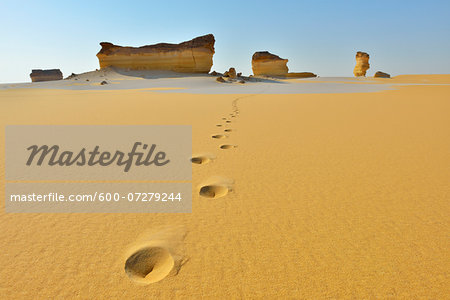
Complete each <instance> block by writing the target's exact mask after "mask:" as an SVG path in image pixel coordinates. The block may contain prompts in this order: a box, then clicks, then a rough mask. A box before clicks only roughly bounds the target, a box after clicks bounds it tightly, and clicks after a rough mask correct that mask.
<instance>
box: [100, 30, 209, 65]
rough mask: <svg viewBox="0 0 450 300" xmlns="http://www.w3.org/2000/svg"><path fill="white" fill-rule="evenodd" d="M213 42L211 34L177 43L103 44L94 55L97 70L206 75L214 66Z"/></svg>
mask: <svg viewBox="0 0 450 300" xmlns="http://www.w3.org/2000/svg"><path fill="white" fill-rule="evenodd" d="M214 43H215V39H214V36H213V35H212V34H208V35H204V36H200V37H197V38H194V39H192V40H190V41H187V42H183V43H180V44H167V43H159V44H155V45H148V46H142V47H138V48H134V47H122V46H117V45H114V44H112V43H107V42H102V43H100V45H101V46H102V49H101V50H100V52H98V53H97V58H98V60H99V63H100V69H104V68H107V67H116V68H122V69H130V70H167V71H173V72H182V73H206V74H207V73H209V71H210V69H211V67H212V64H213V55H214Z"/></svg>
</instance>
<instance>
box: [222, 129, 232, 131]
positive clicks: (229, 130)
mask: <svg viewBox="0 0 450 300" xmlns="http://www.w3.org/2000/svg"><path fill="white" fill-rule="evenodd" d="M224 131H225V132H232V131H233V129H225V130H224Z"/></svg>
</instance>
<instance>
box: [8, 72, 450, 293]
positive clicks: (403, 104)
mask: <svg viewBox="0 0 450 300" xmlns="http://www.w3.org/2000/svg"><path fill="white" fill-rule="evenodd" d="M101 72H103V71H98V72H92V73H89V74H85V75H80V77H79V79H78V80H64V81H54V82H42V83H33V84H8V85H0V120H1V123H2V124H1V125H2V127H4V126H5V125H7V124H8V125H9V124H52V125H56V124H114V125H120V124H146V125H149V124H187V125H192V133H193V141H192V144H193V149H192V151H193V156H194V157H195V158H196V159H194V161H193V162H194V163H193V186H192V187H193V189H192V193H193V208H192V213H190V214H5V212H4V210H2V211H1V212H0V226H1V228H2V230H1V231H0V240H1V241H2V251H1V255H0V261H1V266H2V268H1V269H0V278H1V279H2V280H1V283H0V295H3V296H5V295H6V296H7V297H8V298H10V299H63V298H68V299H69V298H76V299H88V298H91V299H92V298H95V299H155V298H158V297H160V298H165V299H173V298H174V297H177V298H180V299H187V298H191V299H221V298H228V299H239V298H253V299H254V298H266V299H276V298H284V299H334V298H336V299H337V298H342V299H391V298H392V299H449V296H448V295H450V288H449V287H450V282H449V270H450V255H449V249H450V239H449V237H450V215H449V211H450V201H449V200H450V182H449V179H450V139H449V137H450V117H449V116H450V102H449V95H450V75H430V76H427V75H416V76H406V75H405V76H398V77H395V78H393V79H369V78H357V79H355V78H314V79H308V80H300V79H290V80H286V81H273V82H272V81H269V80H267V81H262V82H255V83H246V84H244V85H238V84H220V83H217V82H215V80H214V78H213V77H208V76H192V77H176V76H175V75H173V76H172V77H170V76H169V77H170V78H167V76H166V77H164V76H158V75H157V74H156V75H154V73H152V74H153V75H151V74H149V73H139V74H138V73H133V75H134V76H130V74H115V73H101ZM86 79H88V80H89V81H86ZM102 80H107V81H108V84H106V85H103V86H102V85H100V82H101V81H102ZM101 111H103V112H101ZM156 111H157V113H156ZM1 135H2V137H1V143H2V145H1V147H0V149H1V150H0V151H2V155H1V159H0V164H1V170H2V171H1V172H2V173H1V178H2V181H3V182H4V179H5V178H4V145H3V144H4V130H2V131H1ZM0 189H1V191H0V193H1V195H2V196H1V197H2V198H1V199H2V202H4V185H3V184H2V185H1V187H0ZM213 196H214V197H213ZM155 243H156V244H158V245H160V246H162V248H161V249H162V250H158V251H156V252H155V253H150V254H151V255H153V256H152V257H153V260H155V261H156V262H154V263H156V264H159V267H158V270H160V271H161V272H162V273H164V274H165V273H167V272H169V271H168V270H170V272H169V274H168V275H167V276H164V274H163V276H161V274H154V276H153V277H152V278H151V280H152V281H157V282H154V283H150V284H147V285H140V284H138V283H136V282H134V281H133V280H131V279H130V277H129V276H127V274H126V269H127V270H128V271H130V268H131V273H133V272H135V271H136V269H133V268H134V265H133V262H132V260H129V259H130V255H132V253H134V250H135V249H137V248H139V247H140V245H142V244H155ZM136 258H137V259H139V256H138V257H133V259H136ZM165 271H167V272H165ZM133 274H135V273H133ZM133 274H132V275H133ZM160 279H162V280H160ZM158 280H159V281H158ZM3 296H2V297H3Z"/></svg>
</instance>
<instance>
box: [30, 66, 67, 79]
mask: <svg viewBox="0 0 450 300" xmlns="http://www.w3.org/2000/svg"><path fill="white" fill-rule="evenodd" d="M30 78H31V82H39V81H52V80H61V79H63V74H62V73H61V70H60V69H50V70H41V69H37V70H32V71H31V74H30Z"/></svg>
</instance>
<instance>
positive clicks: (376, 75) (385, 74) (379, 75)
mask: <svg viewBox="0 0 450 300" xmlns="http://www.w3.org/2000/svg"><path fill="white" fill-rule="evenodd" d="M373 77H375V78H391V75H389V74H388V73H384V72H381V71H378V72H376V73H375V75H373Z"/></svg>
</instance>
